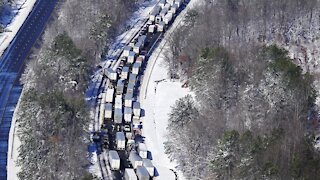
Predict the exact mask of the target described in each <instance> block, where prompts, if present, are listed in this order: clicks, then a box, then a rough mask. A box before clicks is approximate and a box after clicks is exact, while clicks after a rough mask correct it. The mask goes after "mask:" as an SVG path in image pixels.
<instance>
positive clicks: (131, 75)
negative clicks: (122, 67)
mask: <svg viewBox="0 0 320 180" xmlns="http://www.w3.org/2000/svg"><path fill="white" fill-rule="evenodd" d="M136 80H137V75H136V74H132V73H130V75H129V83H132V84H136Z"/></svg>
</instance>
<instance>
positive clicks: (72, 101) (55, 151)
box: [17, 0, 136, 180]
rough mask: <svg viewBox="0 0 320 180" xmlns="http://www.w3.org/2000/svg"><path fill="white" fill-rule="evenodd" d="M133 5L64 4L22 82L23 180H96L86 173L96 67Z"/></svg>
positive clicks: (113, 1)
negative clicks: (88, 95) (87, 94)
mask: <svg viewBox="0 0 320 180" xmlns="http://www.w3.org/2000/svg"><path fill="white" fill-rule="evenodd" d="M135 3H136V2H135V1H134V0H130V1H124V0H120V1H118V0H102V1H95V2H93V1H89V0H84V1H77V0H66V1H60V2H59V3H58V6H57V8H56V10H55V12H54V13H53V15H52V18H51V20H50V22H49V23H48V27H47V28H46V30H45V32H44V34H43V35H42V37H41V39H40V40H39V41H38V42H37V45H41V48H40V49H36V48H34V49H33V50H32V51H33V52H32V55H31V60H30V61H29V62H28V64H27V66H26V69H25V72H24V73H23V75H22V77H21V82H22V83H23V85H24V88H23V92H22V95H21V99H20V103H19V107H18V109H19V110H18V113H17V123H18V125H19V127H18V136H19V138H20V140H21V146H20V147H19V157H18V161H17V163H18V165H19V166H20V167H21V170H20V172H19V174H18V177H19V179H28V180H29V179H46V180H48V179H59V180H60V179H68V180H69V179H93V177H92V175H90V174H89V173H88V172H87V167H88V165H89V161H88V159H87V145H88V143H89V139H88V138H89V132H88V127H89V122H90V121H91V119H90V109H89V108H88V107H87V104H86V102H85V91H86V90H87V86H88V83H89V80H90V75H91V74H92V73H93V70H94V67H95V64H97V63H98V62H100V61H101V55H102V54H103V53H104V52H105V51H106V48H107V46H108V44H109V43H111V42H112V41H113V39H114V37H115V36H116V35H117V34H119V33H120V32H121V31H123V30H124V29H125V28H124V26H125V25H124V24H125V23H124V21H125V19H126V18H127V17H128V16H129V15H130V14H131V13H132V11H133V10H134V8H135Z"/></svg>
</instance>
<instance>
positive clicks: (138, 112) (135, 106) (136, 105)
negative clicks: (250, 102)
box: [133, 102, 141, 117]
mask: <svg viewBox="0 0 320 180" xmlns="http://www.w3.org/2000/svg"><path fill="white" fill-rule="evenodd" d="M133 115H134V116H138V117H140V115H141V107H140V102H134V103H133Z"/></svg>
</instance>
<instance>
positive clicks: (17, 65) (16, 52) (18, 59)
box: [2, 3, 54, 72]
mask: <svg viewBox="0 0 320 180" xmlns="http://www.w3.org/2000/svg"><path fill="white" fill-rule="evenodd" d="M52 5H54V4H53V3H51V6H52ZM51 6H45V7H47V8H42V9H41V10H40V11H38V12H37V13H40V14H46V15H45V16H41V17H39V16H37V18H36V17H35V18H32V19H31V20H30V22H29V23H28V25H29V26H28V27H27V28H26V30H24V31H22V33H21V35H20V37H21V38H19V39H18V40H17V41H16V46H15V47H14V48H13V50H12V52H11V55H10V56H9V59H7V63H6V64H5V66H4V67H3V69H2V70H4V71H11V72H19V71H20V69H21V68H22V67H23V65H24V63H23V61H24V59H25V58H26V57H27V55H28V53H29V51H30V49H31V48H32V46H33V44H34V43H35V41H36V39H37V37H38V36H39V35H40V34H41V32H42V29H43V27H44V25H45V23H46V21H47V20H48V18H49V16H50V14H51V13H50V7H51Z"/></svg>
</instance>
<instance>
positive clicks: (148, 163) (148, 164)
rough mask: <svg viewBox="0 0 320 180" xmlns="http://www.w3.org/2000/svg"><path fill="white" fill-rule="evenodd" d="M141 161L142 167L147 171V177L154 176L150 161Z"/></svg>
mask: <svg viewBox="0 0 320 180" xmlns="http://www.w3.org/2000/svg"><path fill="white" fill-rule="evenodd" d="M142 161H143V166H144V167H145V168H146V169H147V171H148V173H149V175H150V176H151V177H153V176H154V166H153V164H152V162H151V160H150V159H143V160H142Z"/></svg>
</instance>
